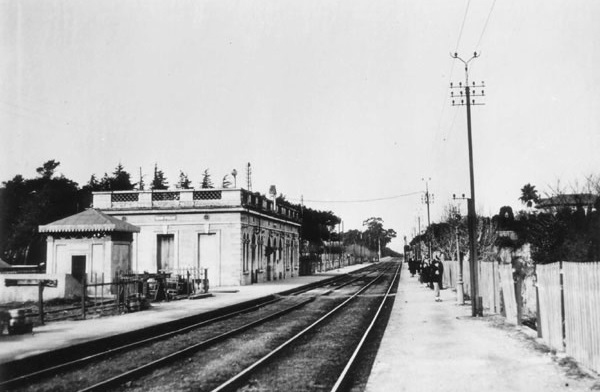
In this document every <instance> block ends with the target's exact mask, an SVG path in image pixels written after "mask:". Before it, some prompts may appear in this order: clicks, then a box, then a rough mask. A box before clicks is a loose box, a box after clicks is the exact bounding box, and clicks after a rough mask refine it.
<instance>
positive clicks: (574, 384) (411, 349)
mask: <svg viewBox="0 0 600 392" xmlns="http://www.w3.org/2000/svg"><path fill="white" fill-rule="evenodd" d="M402 268H403V270H402V272H401V274H400V284H399V286H398V292H397V294H396V300H395V302H394V306H393V308H392V313H391V315H390V319H389V321H388V325H387V328H386V330H385V332H384V335H383V339H382V341H381V345H380V347H379V350H378V352H377V355H376V358H375V362H374V364H373V368H372V369H371V374H370V376H369V379H368V381H367V386H366V391H368V392H379V391H397V392H399V391H418V392H422V391H444V392H453V391H456V392H459V391H460V392H469V391H473V392H475V391H476V392H480V391H490V392H494V391H498V392H505V391H527V392H535V391H540V392H542V391H543V392H549V391H550V392H551V391H564V390H569V391H590V390H598V389H600V380H599V379H598V378H597V377H596V375H594V374H592V373H589V371H586V370H585V369H582V368H579V367H578V366H577V365H575V366H574V364H573V362H574V361H572V360H567V361H564V360H561V358H560V357H557V356H556V355H554V354H552V352H551V351H550V350H549V349H548V348H547V347H546V346H545V345H544V344H543V342H542V341H541V340H540V339H537V333H536V332H535V331H533V330H531V329H529V328H527V327H520V326H515V325H511V324H507V323H506V322H505V321H504V318H503V317H502V316H500V315H490V316H484V317H471V306H470V304H469V305H466V306H465V305H458V304H457V302H456V292H454V291H452V290H450V289H446V290H442V292H441V298H442V302H435V299H434V293H433V290H431V289H429V288H427V287H424V286H423V285H422V284H420V283H419V282H418V278H417V277H416V276H415V277H411V276H410V273H408V270H407V267H406V264H403V266H402ZM562 359H565V358H564V356H563V357H562Z"/></svg>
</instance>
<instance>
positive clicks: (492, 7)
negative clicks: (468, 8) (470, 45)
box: [475, 0, 496, 52]
mask: <svg viewBox="0 0 600 392" xmlns="http://www.w3.org/2000/svg"><path fill="white" fill-rule="evenodd" d="M495 5H496V0H494V1H493V2H492V6H491V7H490V11H489V12H488V16H487V18H486V19H485V23H484V25H483V29H482V30H481V35H480V36H479V41H477V45H476V46H475V51H476V52H479V45H480V44H481V40H482V39H483V35H484V34H485V30H486V29H487V26H488V22H489V21H490V16H492V11H493V10H494V6H495Z"/></svg>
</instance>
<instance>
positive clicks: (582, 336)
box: [444, 260, 600, 372]
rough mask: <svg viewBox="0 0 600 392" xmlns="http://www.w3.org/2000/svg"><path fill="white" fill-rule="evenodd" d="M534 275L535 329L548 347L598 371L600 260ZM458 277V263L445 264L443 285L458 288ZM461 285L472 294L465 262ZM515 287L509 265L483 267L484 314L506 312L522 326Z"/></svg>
mask: <svg viewBox="0 0 600 392" xmlns="http://www.w3.org/2000/svg"><path fill="white" fill-rule="evenodd" d="M536 274H537V290H538V298H539V312H538V314H539V319H538V321H537V325H538V328H540V329H541V335H542V339H543V340H544V341H545V342H546V343H547V344H548V345H549V346H550V347H552V348H554V349H556V350H561V351H562V350H565V351H566V353H567V354H568V355H570V356H572V357H573V358H575V360H577V361H578V362H580V363H581V364H583V365H584V366H586V367H588V368H590V369H592V370H594V371H596V372H600V262H594V263H576V262H560V263H553V264H546V265H538V266H537V267H536ZM561 275H562V277H563V279H561ZM458 276H459V265H458V262H457V261H456V260H448V261H445V262H444V286H445V287H448V288H453V287H456V286H457V283H458ZM463 282H464V293H465V295H466V296H469V295H470V293H471V291H470V271H469V263H468V261H464V262H463ZM515 286H516V285H515V281H514V278H513V269H512V266H511V265H510V264H498V263H487V262H480V263H479V293H480V296H481V297H482V302H483V306H484V310H486V309H487V311H488V312H491V313H499V312H500V311H502V310H503V311H504V314H505V316H506V320H507V321H508V322H510V323H513V324H519V323H520V321H521V320H520V314H521V311H520V309H519V307H520V306H522V304H521V303H520V302H521V301H522V300H521V297H520V295H519V296H517V293H516V290H515ZM517 289H518V290H520V289H521V288H520V287H517Z"/></svg>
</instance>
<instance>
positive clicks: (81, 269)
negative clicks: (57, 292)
mask: <svg viewBox="0 0 600 392" xmlns="http://www.w3.org/2000/svg"><path fill="white" fill-rule="evenodd" d="M85 261H86V258H85V256H84V255H77V256H71V276H73V278H75V280H77V281H78V282H79V283H81V284H83V279H84V278H85Z"/></svg>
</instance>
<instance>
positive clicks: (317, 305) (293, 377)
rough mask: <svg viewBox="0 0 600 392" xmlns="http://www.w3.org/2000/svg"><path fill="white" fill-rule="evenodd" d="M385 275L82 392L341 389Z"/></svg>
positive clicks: (386, 282)
mask: <svg viewBox="0 0 600 392" xmlns="http://www.w3.org/2000/svg"><path fill="white" fill-rule="evenodd" d="M386 267H387V268H385V269H384V270H383V271H381V272H380V273H378V274H377V275H376V276H371V277H368V278H367V277H363V279H362V282H359V281H360V279H359V280H355V281H354V283H360V284H358V286H359V287H350V286H351V285H346V286H345V287H346V288H345V289H344V290H336V291H334V292H330V293H329V294H332V293H333V295H331V296H317V297H315V299H314V300H311V301H307V302H306V303H305V304H304V305H303V306H299V307H297V308H296V309H294V310H293V311H292V312H288V313H285V314H280V315H278V316H276V317H272V318H269V319H265V320H263V321H261V322H257V323H255V324H254V325H252V326H249V327H248V328H247V329H244V330H243V331H242V330H240V331H236V332H234V333H232V334H228V335H227V336H222V339H219V341H218V342H214V343H215V344H214V345H207V346H204V347H203V349H202V350H201V351H199V350H196V352H195V353H194V352H192V351H193V350H191V349H190V350H188V349H185V350H186V352H185V353H183V354H182V355H181V356H178V357H177V358H170V359H166V360H165V361H164V362H163V359H161V360H160V361H161V363H160V364H157V366H156V367H155V369H154V370H153V371H152V372H151V373H148V374H147V375H141V373H145V372H146V370H150V369H145V370H144V371H143V372H141V373H138V374H133V375H124V377H120V376H119V377H117V378H114V379H109V380H105V381H103V382H101V383H96V384H95V385H93V386H90V387H88V388H85V389H82V390H86V391H87V390H108V389H110V390H127V391H152V390H155V391H160V390H199V391H203V390H215V391H229V390H316V389H318V390H321V389H331V390H342V389H343V388H347V386H348V385H349V384H351V383H352V382H353V380H352V376H353V373H354V372H353V371H352V369H353V367H354V366H355V364H356V361H357V360H361V358H360V352H361V349H362V348H363V346H364V343H365V342H366V341H368V339H369V333H370V331H371V330H372V329H373V327H374V326H375V325H376V324H377V320H378V319H379V316H380V315H381V309H382V308H383V307H384V305H385V304H386V303H387V301H386V300H387V299H388V298H390V295H391V291H392V289H393V288H394V284H395V282H396V277H397V276H398V273H399V264H396V263H389V264H388V265H387V266H386ZM349 310H351V311H349ZM199 344H201V343H199ZM171 359H172V360H174V361H172V360H171ZM332 375H333V378H332ZM132 377H134V379H133V380H132V379H131V378H132ZM127 380H129V381H127ZM117 385H120V386H117Z"/></svg>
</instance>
